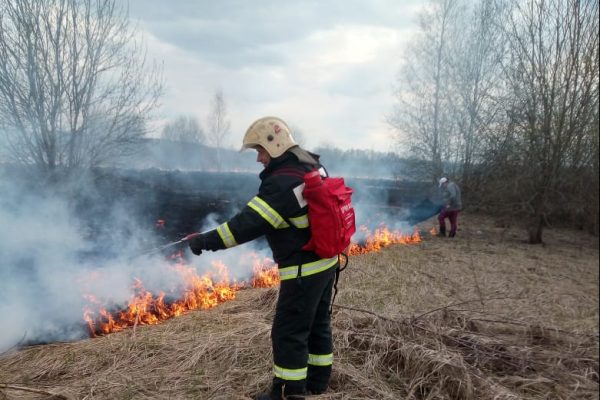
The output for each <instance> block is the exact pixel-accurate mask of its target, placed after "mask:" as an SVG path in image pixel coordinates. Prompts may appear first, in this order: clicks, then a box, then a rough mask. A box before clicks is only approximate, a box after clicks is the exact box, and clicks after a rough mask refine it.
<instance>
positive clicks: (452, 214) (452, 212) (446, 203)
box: [438, 176, 462, 237]
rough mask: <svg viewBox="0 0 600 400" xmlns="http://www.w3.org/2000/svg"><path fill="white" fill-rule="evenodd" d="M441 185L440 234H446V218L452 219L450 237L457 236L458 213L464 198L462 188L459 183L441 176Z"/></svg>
mask: <svg viewBox="0 0 600 400" xmlns="http://www.w3.org/2000/svg"><path fill="white" fill-rule="evenodd" d="M439 186H440V189H441V191H442V199H443V203H442V209H441V211H440V214H439V215H438V222H439V225H440V231H439V232H438V236H446V218H448V220H450V232H449V233H448V236H449V237H454V236H456V229H457V227H458V213H459V212H460V210H462V199H461V196H460V188H459V187H458V185H457V184H456V183H454V182H452V181H450V180H448V178H446V177H445V176H444V177H442V178H440V181H439Z"/></svg>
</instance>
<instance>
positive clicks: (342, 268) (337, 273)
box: [329, 253, 348, 315]
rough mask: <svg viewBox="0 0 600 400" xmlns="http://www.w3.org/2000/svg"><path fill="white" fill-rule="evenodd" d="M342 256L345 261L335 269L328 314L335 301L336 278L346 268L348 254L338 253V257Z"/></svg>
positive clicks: (336, 290) (331, 310)
mask: <svg viewBox="0 0 600 400" xmlns="http://www.w3.org/2000/svg"><path fill="white" fill-rule="evenodd" d="M341 256H344V258H345V259H346V261H345V262H344V266H343V267H342V263H341V262H340V265H339V266H338V267H337V268H336V269H335V281H333V296H332V297H331V304H329V315H331V313H332V312H333V302H334V301H335V296H336V295H337V292H338V288H337V284H338V280H339V279H340V272H342V271H343V270H345V269H346V267H347V266H348V254H346V253H340V254H339V256H338V257H341Z"/></svg>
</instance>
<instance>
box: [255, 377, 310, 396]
mask: <svg viewBox="0 0 600 400" xmlns="http://www.w3.org/2000/svg"><path fill="white" fill-rule="evenodd" d="M305 394H306V380H301V381H284V380H283V379H279V378H273V384H272V386H271V391H270V392H269V393H262V394H259V395H258V396H256V397H255V398H254V399H255V400H284V399H285V400H304V395H305Z"/></svg>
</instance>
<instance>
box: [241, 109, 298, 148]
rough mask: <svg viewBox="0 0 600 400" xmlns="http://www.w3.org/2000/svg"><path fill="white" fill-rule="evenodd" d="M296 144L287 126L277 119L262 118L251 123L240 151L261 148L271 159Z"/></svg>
mask: <svg viewBox="0 0 600 400" xmlns="http://www.w3.org/2000/svg"><path fill="white" fill-rule="evenodd" d="M296 145H297V143H296V141H294V138H293V137H292V132H291V131H290V128H289V127H288V126H287V124H286V123H285V122H284V121H283V120H282V119H281V118H277V117H263V118H260V119H258V120H256V121H254V122H253V123H252V125H250V127H249V128H248V130H247V131H246V135H244V141H243V144H242V150H244V149H248V148H254V147H256V146H262V147H263V148H264V149H265V150H266V151H267V153H269V155H270V156H271V157H272V158H276V157H279V156H280V155H282V154H283V153H285V152H286V151H287V150H289V149H290V148H291V147H294V146H296Z"/></svg>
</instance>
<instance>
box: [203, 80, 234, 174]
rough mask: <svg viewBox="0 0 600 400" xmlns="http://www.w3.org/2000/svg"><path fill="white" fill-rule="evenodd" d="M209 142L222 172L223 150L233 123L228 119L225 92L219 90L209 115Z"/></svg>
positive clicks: (218, 167) (213, 99)
mask: <svg viewBox="0 0 600 400" xmlns="http://www.w3.org/2000/svg"><path fill="white" fill-rule="evenodd" d="M207 133H208V140H209V143H211V144H212V145H213V146H214V147H215V148H216V158H217V160H216V166H217V169H218V170H219V171H220V170H221V169H222V165H221V150H222V149H223V147H224V145H225V143H226V139H227V137H228V136H229V134H230V133H231V122H230V121H229V118H228V117H227V105H226V104H225V97H224V95H223V90H221V89H218V90H217V91H216V92H215V94H214V97H213V98H212V101H211V107H210V113H209V115H208V132H207Z"/></svg>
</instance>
